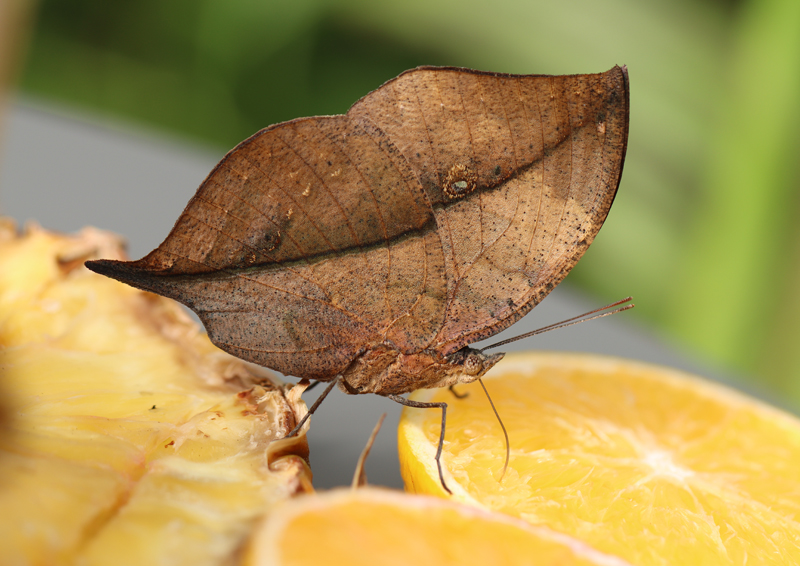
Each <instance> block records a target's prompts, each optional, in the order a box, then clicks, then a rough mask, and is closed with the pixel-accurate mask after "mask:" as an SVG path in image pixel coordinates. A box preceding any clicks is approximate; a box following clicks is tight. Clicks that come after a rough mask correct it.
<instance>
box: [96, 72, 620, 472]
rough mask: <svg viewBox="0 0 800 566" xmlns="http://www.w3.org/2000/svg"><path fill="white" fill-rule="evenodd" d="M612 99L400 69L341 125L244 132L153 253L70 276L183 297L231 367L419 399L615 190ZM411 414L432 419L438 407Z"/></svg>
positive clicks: (568, 250)
mask: <svg viewBox="0 0 800 566" xmlns="http://www.w3.org/2000/svg"><path fill="white" fill-rule="evenodd" d="M628 104H629V102H628V76H627V71H626V69H625V68H624V67H614V68H613V69H611V70H610V71H608V72H606V73H600V74H588V75H571V76H545V75H506V74H499V73H486V72H479V71H473V70H468V69H458V68H433V67H421V68H418V69H413V70H411V71H407V72H405V73H403V74H401V75H400V76H398V77H397V78H395V79H392V80H390V81H389V82H387V83H386V84H384V85H383V86H381V87H380V88H379V89H377V90H375V91H374V92H371V93H370V94H368V95H366V96H365V97H364V98H362V99H361V100H359V101H358V102H356V103H355V104H354V105H353V106H352V107H351V108H350V110H349V111H348V112H347V114H344V115H338V116H319V117H312V118H298V119H296V120H292V121H289V122H284V123H282V124H277V125H274V126H270V127H268V128H265V129H263V130H261V131H260V132H258V133H256V134H255V135H253V136H252V137H250V138H248V139H247V140H245V141H243V142H242V143H240V144H239V145H238V146H237V147H235V148H234V149H233V150H231V151H230V152H229V153H228V154H227V155H226V156H225V157H224V158H223V159H222V161H220V163H219V164H218V165H217V166H216V167H215V168H214V170H213V171H212V172H211V173H210V174H209V176H208V177H207V178H206V180H205V181H204V182H203V183H202V185H200V188H199V189H198V190H197V193H196V194H195V195H194V197H193V198H192V199H191V201H190V202H189V204H188V205H187V207H186V209H185V210H184V211H183V213H182V214H181V216H180V217H179V218H178V220H177V222H176V223H175V226H174V228H173V229H172V231H171V232H170V234H169V235H168V236H167V238H166V240H164V242H163V243H162V244H161V245H160V246H159V247H158V248H157V249H155V250H154V251H152V252H151V253H150V254H148V255H147V256H145V257H144V258H142V259H140V260H138V261H132V262H121V261H113V260H98V261H90V262H87V264H86V265H87V267H88V268H89V269H91V270H93V271H96V272H98V273H101V274H103V275H107V276H109V277H113V278H115V279H118V280H120V281H122V282H124V283H127V284H129V285H132V286H134V287H138V288H140V289H144V290H146V291H151V292H154V293H158V294H160V295H164V296H167V297H171V298H173V299H175V300H177V301H180V302H181V303H183V304H185V305H186V306H188V307H189V308H191V309H192V310H194V311H195V312H196V313H197V314H198V316H199V317H200V319H201V320H202V321H203V323H204V324H205V327H206V329H207V330H208V334H209V337H210V338H211V340H212V341H213V342H214V343H215V344H216V345H217V346H219V347H220V348H222V349H223V350H226V351H228V352H230V353H231V354H233V355H235V356H238V357H240V358H243V359H245V360H248V361H251V362H255V363H257V364H260V365H263V366H266V367H269V368H272V369H275V370H277V371H280V372H282V373H284V374H287V375H293V376H297V377H301V378H307V379H314V380H320V381H326V382H332V383H331V385H333V383H339V385H340V387H341V388H342V389H343V390H345V391H346V392H348V393H377V394H379V395H384V396H387V397H390V398H391V399H393V400H395V401H398V402H400V403H403V404H407V405H408V404H411V405H414V406H420V404H419V403H416V404H415V403H413V402H411V401H408V400H406V399H404V398H403V397H400V395H401V394H403V393H407V392H409V391H413V390H415V389H420V388H428V387H447V386H452V385H454V384H457V383H469V382H472V381H475V380H477V379H479V378H480V377H481V376H482V375H483V374H484V373H486V371H488V370H489V369H490V368H491V367H492V366H493V365H494V364H495V363H497V362H498V361H499V360H500V359H501V358H502V356H503V354H491V355H490V354H484V353H483V352H482V351H479V350H476V349H473V348H470V346H469V345H470V344H472V343H474V342H477V341H479V340H481V339H484V338H487V337H489V336H492V335H494V334H496V333H498V332H500V331H501V330H503V329H505V328H507V327H508V326H510V325H511V324H513V323H514V322H516V321H517V320H519V319H520V318H521V317H522V316H524V315H525V314H526V313H527V312H528V311H530V310H531V309H532V308H533V307H534V306H536V305H537V304H538V303H539V302H540V301H541V300H542V299H543V298H544V297H545V296H546V295H547V294H548V293H549V292H550V291H551V290H552V289H553V288H554V287H555V286H556V285H557V284H558V283H559V282H561V280H562V279H563V278H564V277H565V276H566V275H567V273H568V272H569V270H570V269H571V268H572V267H573V266H574V265H575V263H576V262H577V261H578V259H579V258H580V257H581V256H582V255H583V253H584V252H585V251H586V249H587V247H588V246H589V244H590V243H591V242H592V240H593V239H594V237H595V235H596V234H597V232H598V230H599V229H600V226H601V225H602V224H603V222H604V220H605V218H606V215H607V214H608V211H609V208H610V207H611V203H612V202H613V200H614V196H615V194H616V191H617V186H618V185H619V180H620V175H621V174H622V166H623V161H624V158H625V150H626V144H627V136H628ZM422 405H424V406H436V407H439V408H441V409H442V416H443V423H444V413H445V407H446V405H445V404H443V403H440V404H422ZM443 436H444V430H442V437H443ZM439 448H440V451H441V443H440V447H439ZM437 459H438V456H437ZM440 473H441V467H440ZM443 483H444V482H443Z"/></svg>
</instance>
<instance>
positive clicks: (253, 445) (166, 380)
mask: <svg viewBox="0 0 800 566" xmlns="http://www.w3.org/2000/svg"><path fill="white" fill-rule="evenodd" d="M122 256H123V252H122V246H121V242H120V241H119V240H118V239H117V238H115V237H114V236H112V235H110V234H107V233H104V232H101V231H99V230H94V229H89V228H87V229H84V230H83V231H82V232H81V233H80V234H78V235H77V236H65V235H57V234H53V233H50V232H47V231H44V230H42V229H41V228H38V227H35V226H31V227H29V228H27V229H26V231H25V233H24V234H23V235H21V236H20V235H18V234H17V230H16V227H15V225H14V224H13V223H12V222H10V221H8V220H2V221H0V372H2V373H0V404H2V405H3V407H2V410H0V416H2V417H3V418H2V419H0V426H2V427H3V430H1V431H0V509H2V516H0V548H2V555H3V563H4V564H64V565H69V564H86V565H91V564H102V565H107V564H115V565H124V564H148V565H156V564H170V565H173V564H174V565H179V564H192V565H194V566H197V565H205V564H208V565H217V564H235V563H236V562H237V561H238V555H239V553H240V551H241V548H242V546H243V544H244V543H245V541H246V539H247V537H248V535H249V533H250V531H251V529H252V527H253V525H254V524H255V522H256V521H257V520H258V519H259V518H260V517H261V516H262V515H263V514H264V512H265V510H266V509H268V508H269V506H270V505H271V504H273V503H275V502H277V501H278V500H282V499H285V498H288V497H290V496H292V495H294V494H296V493H298V492H304V491H311V484H310V480H311V474H310V470H309V469H308V466H307V462H306V461H307V456H308V445H307V443H306V439H305V431H303V433H302V434H301V435H300V436H298V437H295V438H292V439H286V440H278V439H282V438H283V437H284V436H285V435H286V434H287V433H288V432H289V431H290V430H291V429H292V428H293V427H294V426H295V424H296V422H297V420H298V419H299V418H300V417H301V416H302V415H303V414H305V411H306V408H305V404H304V403H303V401H302V400H301V399H300V394H301V393H302V390H303V387H299V386H295V387H291V386H286V385H283V384H281V383H280V382H278V381H276V380H275V378H273V377H271V376H270V375H269V374H267V373H265V370H259V369H258V368H253V367H251V366H249V365H246V364H245V363H244V362H241V361H239V360H237V359H235V358H233V357H231V356H229V355H227V354H225V353H224V352H221V351H220V350H218V349H217V348H216V347H214V346H213V345H212V344H211V343H210V342H209V341H208V338H207V337H206V335H205V334H204V333H203V332H201V331H200V329H199V328H198V326H197V325H196V324H195V323H194V322H193V321H192V320H191V319H190V318H189V317H188V315H187V314H186V313H185V312H184V311H183V310H182V308H181V307H180V306H179V305H178V304H177V303H174V302H172V301H170V300H168V299H164V298H161V297H157V296H155V295H151V294H148V293H144V292H141V291H138V290H135V289H132V288H130V287H128V286H126V285H122V284H119V283H117V282H114V281H112V280H110V279H107V278H105V277H100V276H98V275H95V274H93V273H91V272H89V271H88V270H87V269H86V268H85V267H83V262H84V261H85V260H87V259H92V258H96V257H104V258H120V259H122Z"/></svg>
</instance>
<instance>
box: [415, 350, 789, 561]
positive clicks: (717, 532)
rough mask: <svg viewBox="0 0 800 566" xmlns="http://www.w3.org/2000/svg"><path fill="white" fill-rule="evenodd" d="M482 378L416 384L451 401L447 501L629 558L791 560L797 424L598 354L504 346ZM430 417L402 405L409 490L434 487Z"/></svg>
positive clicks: (703, 385) (718, 389) (432, 397)
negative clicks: (461, 383)
mask: <svg viewBox="0 0 800 566" xmlns="http://www.w3.org/2000/svg"><path fill="white" fill-rule="evenodd" d="M484 381H485V383H486V386H487V388H488V390H489V392H490V394H491V395H492V398H493V400H494V403H495V405H496V406H497V409H498V411H499V412H500V415H501V417H502V418H503V421H504V423H505V425H506V428H507V429H508V432H509V436H510V441H511V462H510V464H509V469H508V472H507V474H506V477H505V478H504V479H503V481H502V483H498V481H497V480H498V479H499V475H500V472H501V470H502V467H503V458H504V449H505V448H504V445H503V440H502V438H503V437H502V433H501V431H500V428H499V425H498V424H497V420H496V418H495V416H494V415H493V413H492V412H491V410H490V409H489V404H488V401H487V400H486V398H485V396H484V395H483V392H482V391H481V390H480V386H479V385H477V384H475V385H474V386H470V387H468V388H467V387H465V388H462V390H463V391H469V393H470V395H469V397H468V398H466V399H463V400H458V399H455V398H454V397H453V396H452V395H450V394H449V393H448V392H447V391H446V390H439V391H435V390H429V391H421V392H418V393H415V394H414V395H413V398H414V399H415V400H418V401H445V402H447V403H448V405H449V409H448V420H447V437H446V445H445V453H444V456H443V458H444V462H445V464H446V468H447V476H446V481H447V482H448V486H449V487H450V488H451V489H452V490H453V492H454V496H453V497H454V499H457V500H460V501H464V502H469V503H471V504H473V505H479V506H482V507H486V508H490V509H495V510H500V511H503V512H505V513H508V514H510V515H514V516H517V517H520V518H523V519H525V520H527V521H529V522H530V523H532V524H535V525H547V526H549V527H552V528H553V529H555V530H557V531H560V532H563V533H567V534H569V535H571V536H575V537H577V538H580V539H582V540H585V541H587V542H588V543H589V544H591V545H592V546H594V547H596V548H598V549H600V550H604V551H606V552H609V553H612V554H617V555H619V556H622V557H624V558H625V559H627V560H629V561H631V562H634V563H637V564H643V565H644V564H744V563H747V564H762V563H763V564H796V563H797V562H798V561H800V421H798V419H796V418H795V417H793V416H791V415H788V414H786V413H783V412H781V411H779V410H777V409H774V408H772V407H769V406H766V405H764V404H763V403H760V402H758V401H755V400H753V399H749V398H747V397H745V396H743V395H741V394H738V393H736V392H734V391H731V390H729V389H727V388H724V387H722V386H719V385H715V384H712V383H708V382H706V381H703V380H701V379H699V378H697V377H694V376H689V375H686V374H682V373H679V372H676V371H672V370H669V369H666V368H659V367H655V366H649V365H644V364H639V363H634V362H629V361H625V360H619V359H612V358H603V357H595V356H580V355H573V354H568V355H563V354H533V353H526V354H521V355H510V356H508V357H507V359H506V360H504V361H503V362H501V363H500V364H498V366H497V367H496V368H495V371H494V372H493V373H492V374H491V375H490V377H489V378H488V379H485V380H484ZM439 415H440V413H439V412H438V411H432V410H419V409H417V410H414V409H411V410H409V409H404V413H403V417H402V419H401V423H400V432H399V442H400V458H401V466H402V473H403V477H404V480H405V482H406V488H407V489H408V490H410V491H415V492H421V493H435V494H438V495H444V492H443V491H442V489H441V486H440V485H439V482H438V479H437V474H436V467H435V464H434V461H433V457H434V453H435V450H436V443H437V441H438V436H439V422H440V416H439Z"/></svg>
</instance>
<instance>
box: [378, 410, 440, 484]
mask: <svg viewBox="0 0 800 566" xmlns="http://www.w3.org/2000/svg"><path fill="white" fill-rule="evenodd" d="M387 397H388V398H389V399H391V400H392V401H394V402H395V403H400V404H401V405H405V406H406V407H414V408H417V409H441V410H442V429H441V430H442V432H441V434H440V435H439V447H438V448H437V449H436V468H437V469H438V470H439V481H440V482H441V483H442V487H443V488H444V490H445V491H446V492H447V493H449V494H451V495H452V493H453V492H452V491H450V488H449V487H447V484H446V483H444V474H443V473H442V462H441V457H442V448H444V429H445V424H446V423H447V403H423V402H420V401H412V400H411V399H406V398H405V397H401V396H400V395H387Z"/></svg>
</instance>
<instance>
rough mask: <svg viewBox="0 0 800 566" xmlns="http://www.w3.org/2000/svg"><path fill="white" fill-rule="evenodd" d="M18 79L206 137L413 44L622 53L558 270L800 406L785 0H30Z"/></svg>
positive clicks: (382, 67) (369, 85) (477, 60)
mask: <svg viewBox="0 0 800 566" xmlns="http://www.w3.org/2000/svg"><path fill="white" fill-rule="evenodd" d="M34 14H35V15H34V16H33V19H32V22H33V24H32V28H31V29H32V32H31V35H30V38H29V42H28V44H27V52H26V56H25V58H24V59H23V61H24V62H23V64H22V65H21V67H20V71H19V72H18V85H19V87H20V89H21V90H22V92H23V93H24V94H26V95H29V96H35V97H39V98H40V99H47V100H51V101H57V102H58V103H59V104H63V105H70V106H72V107H80V108H82V109H88V110H91V111H92V112H95V113H100V114H105V115H109V116H110V115H113V116H117V117H123V118H125V119H126V120H129V121H136V122H138V123H140V124H145V125H147V126H148V127H150V128H155V129H160V130H162V131H164V132H166V133H168V134H169V135H171V136H176V135H177V136H182V137H185V138H187V139H188V138H191V139H193V140H200V141H202V142H203V143H208V144H212V145H214V146H216V147H220V148H226V149H227V148H230V147H232V146H234V145H235V144H236V143H238V142H239V141H241V140H242V139H244V138H245V137H247V136H249V135H251V134H252V133H254V132H255V131H257V130H258V129H260V128H262V127H265V126H267V125H269V124H272V123H275V122H279V121H283V120H287V119H291V118H295V117H298V116H306V115H313V114H332V113H341V112H344V111H346V110H347V108H348V107H349V106H350V105H351V104H352V103H353V102H354V101H355V100H357V99H358V98H360V97H361V96H363V95H364V94H366V93H367V92H368V91H370V90H372V89H374V88H376V87H378V86H379V85H380V84H381V83H383V82H384V81H386V80H387V79H389V78H391V77H393V76H395V75H397V74H398V73H400V72H401V71H403V70H405V69H408V68H411V67H414V66H417V65H422V64H433V65H458V66H465V67H473V68H480V69H485V70H492V71H503V72H511V73H552V74H566V73H584V72H598V71H603V70H606V69H608V68H610V67H611V66H612V65H614V64H625V65H628V67H629V71H630V77H631V85H632V95H631V129H630V141H629V152H628V159H627V162H626V167H625V173H624V176H623V181H622V186H621V189H620V193H619V196H618V198H617V201H616V203H615V205H614V209H613V210H612V212H611V214H610V216H609V221H608V223H607V224H606V226H605V227H604V228H603V231H602V232H601V233H600V236H599V237H598V242H599V241H600V240H602V241H603V242H604V243H603V245H602V246H596V247H593V248H592V249H590V251H589V252H588V253H587V255H586V257H585V258H584V260H583V261H581V263H580V264H579V265H578V267H577V268H576V269H575V271H574V274H573V275H571V277H570V280H571V281H572V282H573V283H578V284H579V285H581V286H583V287H584V288H585V289H587V290H589V291H590V292H592V293H594V294H595V295H597V296H601V297H603V298H605V299H607V300H614V299H618V298H620V297H621V296H623V295H625V294H631V295H633V296H634V298H635V299H636V303H637V309H635V312H636V314H637V315H638V316H639V317H642V318H644V319H646V320H647V321H649V322H651V323H652V324H653V325H654V326H655V327H657V328H659V329H661V331H662V335H663V336H665V337H667V339H668V340H672V341H674V342H676V343H678V344H681V345H682V346H683V347H685V348H688V349H690V350H691V351H693V352H695V353H697V354H698V355H700V356H702V357H704V358H705V359H706V360H708V361H710V362H712V363H715V364H717V365H718V366H719V367H722V368H727V369H728V370H729V371H732V372H733V373H734V374H739V375H750V376H753V379H755V380H757V382H758V383H760V384H762V385H765V386H768V387H769V388H771V389H773V390H774V391H775V392H777V393H778V395H780V396H781V397H782V398H784V399H786V404H787V405H789V406H792V407H794V408H800V225H799V224H798V222H796V221H795V218H796V217H797V214H798V211H799V209H800V206H799V205H800V202H798V197H799V196H800V191H798V188H800V166H799V165H798V163H800V1H798V0H741V1H732V0H695V1H689V0H673V1H672V2H660V1H655V0H603V1H601V0H566V1H563V0H562V1H560V2H554V1H552V0H551V1H541V0H532V1H521V0H493V1H492V2H487V1H474V0H403V1H401V2H391V3H383V2H376V1H374V0H373V1H364V0H349V1H347V0H340V1H333V0H330V1H326V0H294V1H292V2H277V1H267V0H260V1H259V0H139V1H134V0H116V1H114V2H109V1H108V0H42V1H40V2H39V3H38V6H37V7H36V9H35V11H34Z"/></svg>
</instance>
